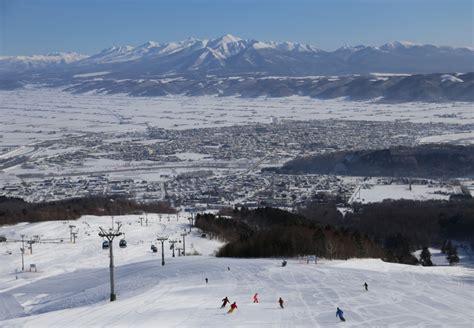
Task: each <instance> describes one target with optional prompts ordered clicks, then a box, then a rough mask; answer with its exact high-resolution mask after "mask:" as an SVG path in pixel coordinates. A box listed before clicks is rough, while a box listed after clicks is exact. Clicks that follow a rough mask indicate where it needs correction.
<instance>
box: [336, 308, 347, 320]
mask: <svg viewBox="0 0 474 328" xmlns="http://www.w3.org/2000/svg"><path fill="white" fill-rule="evenodd" d="M336 317H339V319H341V321H346V319H344V312H342V310H341V309H340V308H337V311H336Z"/></svg>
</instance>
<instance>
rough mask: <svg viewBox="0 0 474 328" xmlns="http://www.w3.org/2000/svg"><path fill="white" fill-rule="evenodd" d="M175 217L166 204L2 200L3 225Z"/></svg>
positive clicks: (118, 200)
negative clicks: (90, 218)
mask: <svg viewBox="0 0 474 328" xmlns="http://www.w3.org/2000/svg"><path fill="white" fill-rule="evenodd" d="M143 212H153V213H175V212H176V210H175V209H174V208H172V207H171V206H170V205H169V203H166V202H154V203H143V204H142V203H138V202H136V201H133V200H129V199H125V198H111V197H102V196H93V197H84V198H73V199H66V200H60V201H51V202H42V203H29V202H26V201H24V200H23V199H21V198H12V197H4V196H1V197H0V225H2V224H15V223H18V222H40V221H55V220H75V219H78V218H79V217H81V216H82V215H121V214H141V213H143Z"/></svg>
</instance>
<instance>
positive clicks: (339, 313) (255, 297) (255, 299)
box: [221, 282, 369, 321]
mask: <svg viewBox="0 0 474 328" xmlns="http://www.w3.org/2000/svg"><path fill="white" fill-rule="evenodd" d="M363 286H364V288H365V290H366V291H369V285H368V284H367V282H364V285H363ZM253 303H259V300H258V293H255V294H254V295H253ZM227 304H230V301H229V298H228V297H225V298H223V299H222V305H221V309H222V308H225V307H226V306H227ZM278 304H279V305H280V308H282V309H284V308H285V307H284V306H283V304H284V301H283V299H282V298H281V297H280V298H279V299H278ZM236 309H237V303H236V302H234V303H232V304H230V309H229V311H227V313H228V314H230V313H233V312H234V311H235V310H236ZM336 317H338V318H339V320H341V321H346V319H345V318H344V312H343V311H342V310H341V309H340V308H339V307H338V308H337V309H336Z"/></svg>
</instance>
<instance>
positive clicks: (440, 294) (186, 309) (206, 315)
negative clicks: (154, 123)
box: [0, 214, 474, 327]
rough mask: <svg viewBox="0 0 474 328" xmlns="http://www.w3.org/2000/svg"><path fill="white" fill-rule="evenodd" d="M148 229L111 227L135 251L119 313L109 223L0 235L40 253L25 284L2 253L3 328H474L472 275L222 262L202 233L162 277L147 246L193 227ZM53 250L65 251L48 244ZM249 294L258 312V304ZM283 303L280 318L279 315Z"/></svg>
mask: <svg viewBox="0 0 474 328" xmlns="http://www.w3.org/2000/svg"><path fill="white" fill-rule="evenodd" d="M144 218H145V217H144ZM147 218H148V226H146V223H145V222H146V221H145V219H144V220H143V221H142V224H143V225H141V223H140V220H139V216H132V215H127V216H120V217H115V218H114V221H115V224H116V223H117V222H118V221H120V222H121V223H122V224H123V228H122V230H123V231H124V232H126V239H127V241H128V247H127V248H119V247H118V245H117V244H118V241H115V243H114V255H115V256H114V258H115V266H116V267H115V277H116V293H117V301H115V302H113V303H110V302H108V297H109V270H108V264H109V258H108V254H109V251H108V250H102V248H101V243H102V240H101V239H100V237H99V236H98V235H97V232H98V227H99V226H103V227H107V226H110V225H111V224H112V222H111V218H110V217H95V216H84V217H82V218H81V219H79V220H77V221H56V222H43V223H34V224H27V223H23V224H18V225H15V226H4V227H2V228H0V234H1V235H5V236H7V238H9V239H10V238H12V239H19V238H20V235H21V234H26V235H28V236H33V235H39V236H40V237H41V239H42V240H43V241H45V242H44V243H35V244H33V254H32V255H30V254H29V251H27V254H26V255H25V263H26V267H29V265H30V264H32V263H34V264H36V266H37V267H38V272H31V273H30V272H23V273H18V274H17V276H18V279H15V269H19V268H20V265H21V257H20V251H19V247H20V245H21V243H10V242H9V243H0V304H1V306H0V326H1V327H92V326H96V327H97V326H109V327H123V326H125V327H131V326H133V327H336V326H339V325H340V324H341V323H340V322H339V321H338V319H337V318H336V316H335V312H336V307H340V308H341V309H342V310H343V311H344V315H345V317H346V320H347V321H346V322H345V323H344V326H345V327H346V326H347V327H381V326H383V327H384V326H394V327H408V326H418V327H428V326H429V327H448V326H449V327H472V323H473V322H474V314H473V313H474V311H473V309H474V308H473V306H474V303H473V302H474V299H473V295H474V288H473V286H474V285H473V280H472V274H473V273H474V272H473V270H472V269H470V268H467V267H463V266H455V267H450V266H436V267H431V268H427V267H418V266H406V265H399V264H393V263H385V262H382V261H381V260H378V259H362V260H349V261H327V260H321V261H318V264H306V262H304V261H303V262H299V261H298V260H294V259H289V260H288V265H287V266H286V267H282V266H281V264H280V260H279V259H230V258H215V257H213V256H212V254H213V253H214V251H215V250H216V249H217V248H218V247H219V246H221V245H222V243H221V242H218V241H213V240H209V239H207V238H203V237H202V236H201V233H200V232H199V231H198V230H197V229H195V228H193V231H192V232H191V234H189V235H187V236H186V253H193V254H198V253H200V254H202V255H194V256H186V257H182V256H180V257H175V258H172V257H171V251H170V249H169V244H168V243H166V242H165V258H166V259H165V260H166V265H165V266H161V259H160V255H161V254H160V252H158V253H153V252H151V251H150V245H151V243H152V242H153V243H156V242H155V241H154V238H155V237H156V235H166V236H168V237H170V238H176V239H178V238H180V234H181V233H182V232H183V231H184V229H187V228H188V220H187V218H188V216H186V215H180V216H179V217H178V218H177V216H176V215H169V216H168V215H161V222H160V216H158V215H156V214H149V215H148V216H147ZM168 219H169V221H168ZM70 224H74V225H75V226H76V228H74V229H77V230H78V239H77V242H76V243H75V244H72V243H69V228H68V226H69V225H70ZM54 238H63V239H64V241H65V242H64V243H46V241H47V240H48V239H49V240H50V241H51V239H54ZM157 246H159V245H157ZM158 249H159V251H160V247H159V248H158ZM10 253H11V254H10ZM462 261H463V259H461V263H462ZM228 268H229V269H230V270H229V269H228ZM206 277H207V278H208V279H209V283H208V284H206V283H205V278H206ZM364 282H367V283H368V285H369V291H368V292H367V291H364V289H363V286H362V285H363V284H364ZM254 293H258V294H259V296H260V303H259V304H253V303H252V296H253V295H254ZM226 296H227V297H229V299H230V300H231V301H232V302H233V301H235V302H237V305H238V309H237V310H236V312H235V313H233V314H226V309H221V308H220V305H221V299H223V298H224V297H226ZM279 297H282V298H283V300H284V301H285V309H280V308H279V305H278V303H277V300H278V298H279ZM227 308H228V307H227Z"/></svg>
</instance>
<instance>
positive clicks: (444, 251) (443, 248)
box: [441, 240, 448, 254]
mask: <svg viewBox="0 0 474 328" xmlns="http://www.w3.org/2000/svg"><path fill="white" fill-rule="evenodd" d="M447 245H448V241H447V240H445V241H443V245H441V253H443V254H446V246H447Z"/></svg>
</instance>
